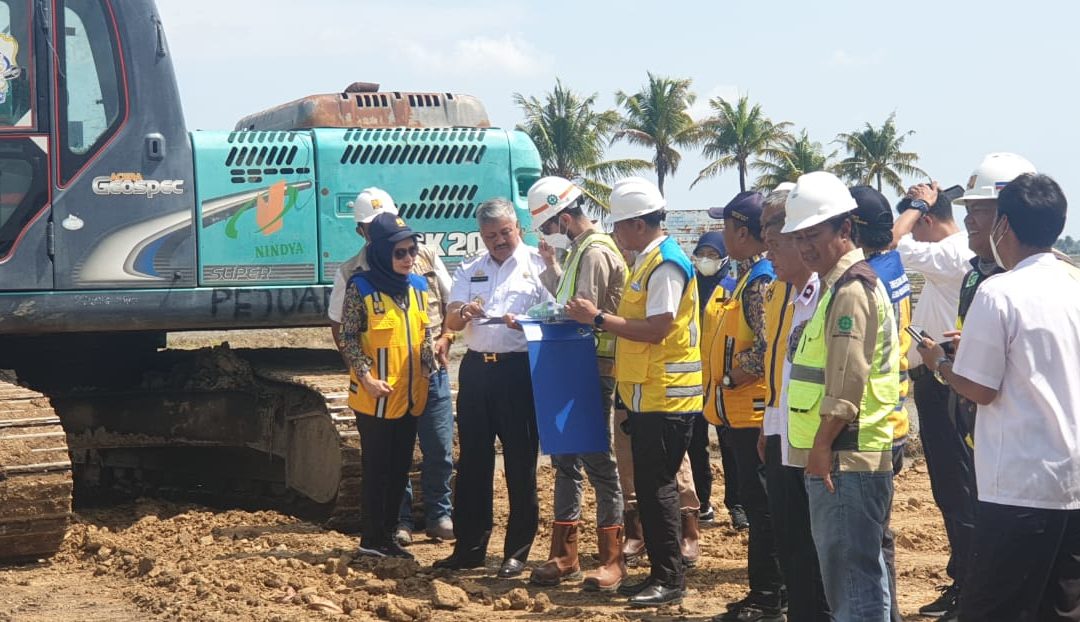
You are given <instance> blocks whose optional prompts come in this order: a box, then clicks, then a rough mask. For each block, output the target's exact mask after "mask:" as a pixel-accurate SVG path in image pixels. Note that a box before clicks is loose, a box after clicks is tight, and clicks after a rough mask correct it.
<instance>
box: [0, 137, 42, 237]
mask: <svg viewBox="0 0 1080 622" xmlns="http://www.w3.org/2000/svg"><path fill="white" fill-rule="evenodd" d="M47 200H48V163H47V160H46V157H45V152H44V151H42V150H41V147H40V146H38V144H37V143H35V142H34V141H33V140H31V139H29V138H16V137H10V136H9V137H4V136H0V258H3V257H4V256H6V255H7V254H8V252H9V251H11V248H12V246H14V244H15V241H16V240H17V239H19V236H20V235H21V234H22V232H23V230H24V229H25V228H26V225H27V223H28V222H30V220H31V219H32V218H33V217H34V215H35V214H37V213H38V212H39V211H40V210H41V209H42V208H43V207H44V206H45V203H46V201H47Z"/></svg>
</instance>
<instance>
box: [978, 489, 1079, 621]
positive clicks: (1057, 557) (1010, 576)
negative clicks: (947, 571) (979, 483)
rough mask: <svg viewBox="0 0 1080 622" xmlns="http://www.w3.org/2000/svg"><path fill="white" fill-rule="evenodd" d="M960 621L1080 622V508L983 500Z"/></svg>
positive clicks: (980, 506)
mask: <svg viewBox="0 0 1080 622" xmlns="http://www.w3.org/2000/svg"><path fill="white" fill-rule="evenodd" d="M978 512H979V521H978V523H977V526H976V528H975V540H974V543H973V546H972V557H971V564H970V567H969V570H968V575H967V578H966V580H965V581H964V589H963V590H962V591H961V592H960V620H962V621H970V622H976V621H978V622H996V621H1000V622H1006V621H1007V622H1034V621H1039V622H1043V621H1053V620H1080V510H1039V509H1034V508H1022V507H1016V506H1010V505H998V504H996V503H985V502H980V503H979V510H978Z"/></svg>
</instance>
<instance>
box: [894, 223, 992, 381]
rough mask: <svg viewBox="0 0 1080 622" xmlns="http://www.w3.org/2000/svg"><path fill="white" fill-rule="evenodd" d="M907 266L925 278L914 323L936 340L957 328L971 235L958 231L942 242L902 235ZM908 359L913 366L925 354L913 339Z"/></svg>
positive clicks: (898, 247)
mask: <svg viewBox="0 0 1080 622" xmlns="http://www.w3.org/2000/svg"><path fill="white" fill-rule="evenodd" d="M896 250H897V251H898V252H899V253H900V260H901V261H903V262H904V269H905V270H908V271H910V272H918V273H919V274H922V275H923V276H924V277H925V278H926V285H924V286H923V289H922V293H921V294H919V302H918V304H916V305H915V309H914V310H913V311H912V312H911V324H912V326H917V327H919V328H921V329H922V330H925V331H926V332H928V333H930V336H931V337H932V338H934V339H935V340H937V341H940V340H941V334H942V333H944V332H945V331H947V330H956V315H957V311H958V308H959V306H960V287H961V285H963V281H964V275H965V274H967V273H968V270H971V258H972V257H974V256H975V253H973V252H971V249H969V248H968V236H967V233H966V232H964V231H959V232H957V233H954V234H952V235H950V236H949V237H947V238H945V239H943V240H941V241H940V242H916V241H915V239H914V238H912V237H911V235H905V236H904V237H902V238H900V242H899V243H898V244H897V245H896ZM908 363H910V365H911V368H912V369H914V368H915V367H918V366H919V365H922V357H921V356H919V352H918V350H917V348H916V343H915V341H914V340H912V343H911V349H910V350H908Z"/></svg>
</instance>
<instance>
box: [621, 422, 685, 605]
mask: <svg viewBox="0 0 1080 622" xmlns="http://www.w3.org/2000/svg"><path fill="white" fill-rule="evenodd" d="M700 417H701V415H672V414H665V413H636V412H630V413H629V418H628V419H627V422H628V423H629V425H630V452H631V455H632V456H633V459H634V488H635V490H636V492H637V507H638V514H639V516H640V518H641V530H642V533H643V535H644V536H645V549H646V551H648V553H649V563H650V565H651V571H650V573H649V576H650V577H651V578H652V579H653V580H654V581H657V582H659V583H661V584H662V585H665V586H667V587H673V588H682V587H683V586H684V584H685V576H684V572H685V569H684V568H683V561H682V551H681V550H680V548H679V541H680V540H681V539H682V517H681V515H680V512H679V493H678V490H677V487H676V485H675V474H676V473H678V472H679V465H680V464H682V460H683V455H685V454H686V448H687V447H689V445H690V436H691V435H692V433H693V427H694V419H695V418H700Z"/></svg>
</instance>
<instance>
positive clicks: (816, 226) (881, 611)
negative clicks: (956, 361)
mask: <svg viewBox="0 0 1080 622" xmlns="http://www.w3.org/2000/svg"><path fill="white" fill-rule="evenodd" d="M855 208H856V203H855V199H853V198H852V196H851V193H850V192H849V191H848V189H847V186H846V185H845V184H844V183H843V182H842V181H840V180H839V179H838V178H837V177H836V176H835V175H832V174H831V173H826V172H823V171H819V172H814V173H808V174H806V175H803V176H802V177H800V178H799V181H798V182H797V183H796V185H795V188H794V189H793V190H792V191H791V194H790V195H789V196H788V200H787V206H786V210H787V217H786V221H785V225H784V229H783V231H784V232H785V233H791V232H794V233H795V243H796V247H797V248H798V249H799V254H800V255H801V256H802V260H803V263H805V264H806V266H807V267H808V268H810V269H812V270H814V271H815V272H817V273H818V274H819V275H821V287H822V290H821V298H820V300H819V302H818V306H817V309H816V310H815V311H814V315H813V316H812V317H811V318H810V320H809V321H808V322H807V323H806V325H805V326H804V327H803V328H802V331H801V336H800V338H799V342H798V345H797V347H796V348H795V349H794V351H793V353H792V365H791V377H790V380H789V382H788V394H787V397H788V414H789V418H788V432H789V433H788V442H789V443H790V445H791V449H790V452H789V458H790V460H791V462H792V464H794V465H797V466H803V467H804V468H805V476H806V489H807V496H808V497H809V499H810V527H811V530H812V532H813V535H814V545H815V546H816V548H817V552H818V562H819V563H820V566H821V575H822V582H823V584H824V586H825V596H826V598H827V599H828V602H829V608H830V609H831V610H832V615H833V617H834V619H836V620H860V621H863V620H876V621H879V622H880V621H885V620H888V619H889V614H890V609H891V607H890V594H889V579H888V571H887V570H886V566H885V559H884V556H883V555H882V550H881V542H882V538H883V537H884V532H885V526H886V524H887V522H888V518H889V504H890V502H891V500H892V491H893V487H892V441H893V429H892V421H891V420H890V418H889V417H890V415H891V413H892V411H893V408H895V406H896V403H897V401H899V399H900V387H899V385H900V378H899V375H898V370H899V367H900V356H899V355H900V341H899V339H898V337H897V327H896V319H895V317H894V316H893V309H892V305H891V304H890V302H889V294H888V292H887V291H886V290H885V285H884V283H882V282H881V280H880V279H879V278H878V276H877V274H876V273H875V272H874V270H873V268H871V267H870V265H869V264H868V263H866V261H865V259H864V255H863V252H862V250H861V249H859V248H858V247H856V246H855V243H854V242H853V241H852V228H853V227H854V223H853V221H852V214H851V212H852V211H853V210H854V209H855Z"/></svg>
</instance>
